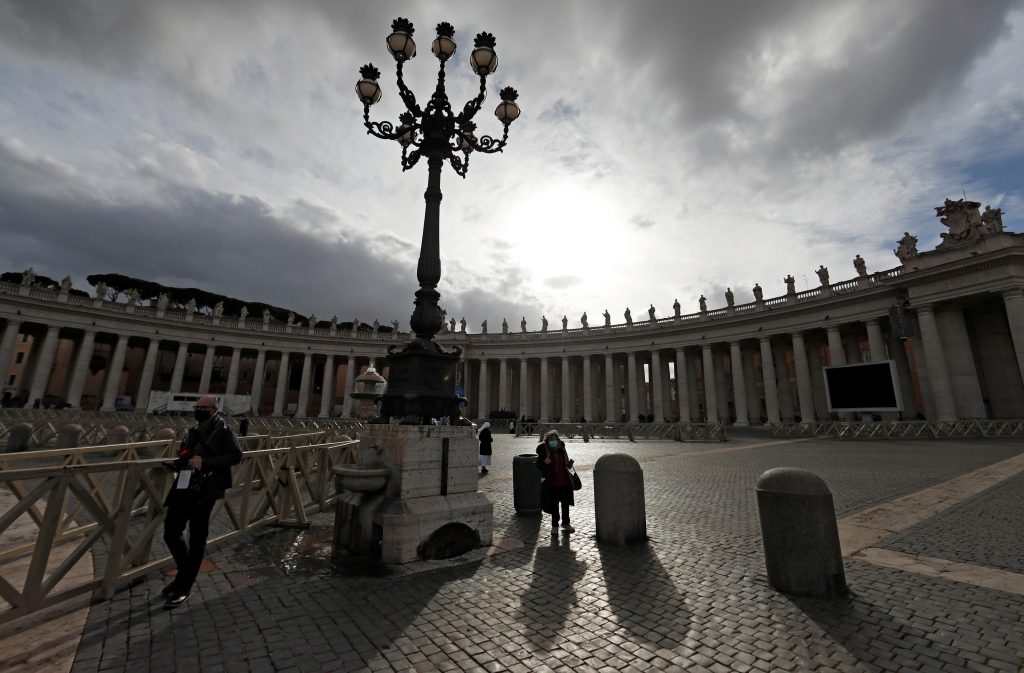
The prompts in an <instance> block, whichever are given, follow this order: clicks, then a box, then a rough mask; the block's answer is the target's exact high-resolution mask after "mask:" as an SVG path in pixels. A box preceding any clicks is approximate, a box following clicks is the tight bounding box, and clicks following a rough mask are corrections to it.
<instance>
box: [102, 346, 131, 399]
mask: <svg viewBox="0 0 1024 673" xmlns="http://www.w3.org/2000/svg"><path fill="white" fill-rule="evenodd" d="M127 354H128V335H127V334H122V335H121V336H119V337H118V338H117V346H115V347H114V357H112V358H110V364H108V365H107V381H106V383H105V384H104V386H103V406H102V407H100V411H114V410H116V409H117V391H118V389H119V388H120V387H121V372H122V370H123V369H124V357H125V355H127Z"/></svg>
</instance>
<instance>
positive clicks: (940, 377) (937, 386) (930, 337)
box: [917, 306, 956, 421]
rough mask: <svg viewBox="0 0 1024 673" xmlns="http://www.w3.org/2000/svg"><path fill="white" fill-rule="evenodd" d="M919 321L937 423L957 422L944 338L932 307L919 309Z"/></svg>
mask: <svg viewBox="0 0 1024 673" xmlns="http://www.w3.org/2000/svg"><path fill="white" fill-rule="evenodd" d="M917 320H918V323H919V324H920V326H921V345H922V346H923V347H924V359H925V365H926V366H927V367H928V382H929V383H930V384H931V391H932V395H933V396H934V402H935V413H936V416H937V417H936V418H935V419H934V420H937V421H955V420H956V401H955V400H954V398H953V388H952V386H951V385H950V383H949V370H948V369H947V368H946V358H945V356H944V355H943V352H942V338H941V337H940V336H939V328H938V325H936V323H935V314H934V312H933V309H932V307H931V306H921V307H919V308H918V309H917Z"/></svg>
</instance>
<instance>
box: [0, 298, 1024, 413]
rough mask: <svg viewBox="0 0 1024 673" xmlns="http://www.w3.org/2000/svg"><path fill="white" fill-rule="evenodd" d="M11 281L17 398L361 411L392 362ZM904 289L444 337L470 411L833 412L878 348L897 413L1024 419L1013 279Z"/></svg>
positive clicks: (1019, 307) (372, 347) (4, 349)
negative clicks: (585, 327) (909, 292)
mask: <svg viewBox="0 0 1024 673" xmlns="http://www.w3.org/2000/svg"><path fill="white" fill-rule="evenodd" d="M0 289H2V288H0ZM7 296H9V295H7V294H4V293H2V292H0V330H2V331H0V372H4V373H5V376H7V374H6V372H8V371H11V367H13V366H14V365H15V363H12V359H14V357H13V356H14V354H15V353H16V352H17V354H18V358H17V363H16V364H17V365H18V366H20V367H21V369H20V370H19V372H20V373H19V374H17V375H16V376H14V375H11V377H10V378H12V379H14V378H17V381H16V382H13V383H12V381H4V384H5V395H7V396H8V397H9V396H10V395H11V394H12V391H13V393H14V394H15V395H17V398H20V399H19V400H18V401H20V403H22V404H28V405H32V403H33V402H34V401H35V400H40V401H41V402H42V403H43V404H44V405H46V404H52V403H53V402H55V401H57V400H60V401H61V402H62V403H66V404H67V405H68V406H71V407H82V406H83V402H85V401H86V398H87V397H88V398H89V400H88V401H89V405H88V406H90V407H97V408H100V409H103V410H113V409H115V408H117V406H118V402H119V399H120V400H123V399H124V398H126V397H130V399H131V404H132V406H134V407H135V408H137V409H145V408H147V405H148V401H149V399H150V393H151V392H152V391H154V390H158V391H170V392H200V391H202V392H213V393H215V394H224V395H226V396H230V395H235V394H243V395H245V394H248V395H250V396H251V404H252V409H253V411H254V412H256V413H259V412H260V410H261V408H262V411H263V413H269V414H273V415H283V414H286V413H292V409H293V405H294V413H295V415H296V416H299V417H304V416H321V417H325V416H328V415H333V414H337V413H339V411H340V413H341V415H343V416H349V415H350V414H351V408H350V404H349V402H350V400H349V395H348V394H347V393H348V392H349V391H351V390H352V387H353V383H354V378H355V376H356V375H357V374H358V372H359V371H360V370H361V368H362V367H363V366H365V365H366V364H368V363H369V361H370V360H371V359H375V358H380V359H381V360H382V362H381V364H385V363H386V358H385V357H384V353H383V351H384V350H385V344H383V343H379V342H369V341H368V340H356V339H350V338H347V337H334V336H333V335H332V336H330V337H324V336H322V335H299V334H281V333H274V334H265V333H264V334H259V335H256V336H254V335H252V334H249V333H247V332H246V331H244V330H241V329H239V330H237V332H236V331H234V330H232V329H224V328H219V329H218V328H203V327H199V326H195V327H192V328H189V331H188V332H187V333H186V332H185V331H184V330H182V329H179V328H174V326H173V325H171V326H170V327H171V329H167V327H168V325H167V324H166V323H163V322H157V321H156V320H153V321H151V322H149V323H143V322H140V321H141V318H140V317H138V316H136V317H135V318H132V319H127V320H124V331H121V330H120V328H119V322H118V320H117V319H116V317H115V318H114V319H111V317H110V313H109V311H108V310H106V309H104V310H102V311H101V309H99V308H94V307H85V308H81V309H78V312H77V313H76V314H74V315H71V316H70V317H69V318H68V319H66V320H65V319H64V317H63V314H62V313H61V310H66V307H65V308H63V309H60V308H58V309H54V308H53V307H47V306H46V305H45V304H46V302H43V301H41V300H40V301H36V300H34V299H24V298H21V297H19V298H18V299H17V301H20V302H22V303H21V304H16V303H13V302H7V301H6V300H5V299H4V297H7ZM22 297H23V295H22ZM897 301H902V299H901V298H900V296H899V295H893V294H891V290H890V289H889V288H880V289H878V290H876V291H874V294H873V295H871V296H867V295H865V297H864V299H863V300H861V299H859V298H857V297H856V296H854V298H853V299H852V300H848V301H847V303H846V305H845V306H842V305H839V304H837V303H835V300H834V298H826V299H823V300H821V301H820V302H819V303H818V304H816V306H814V307H812V308H813V310H810V309H805V308H802V307H801V306H799V305H797V306H796V307H795V308H794V309H793V310H789V308H788V307H787V306H782V307H781V308H779V309H772V310H766V311H764V312H761V313H753V312H747V313H745V314H742V315H740V314H735V315H733V314H729V315H727V316H725V317H723V318H721V319H714V320H705V321H702V322H693V323H688V324H680V325H678V326H666V327H664V328H662V327H659V328H658V329H650V328H644V329H638V330H635V331H634V330H632V329H631V328H626V329H617V330H615V331H614V332H599V331H597V330H593V331H590V332H589V333H587V334H583V335H580V334H578V333H577V334H575V335H558V334H551V333H530V334H527V335H525V336H524V337H522V338H517V339H516V340H515V341H513V340H511V339H510V338H509V335H486V334H481V335H476V334H465V333H458V334H456V333H444V334H441V335H439V337H438V339H439V341H440V342H441V343H442V344H443V345H445V346H446V347H451V346H453V345H455V344H458V345H460V346H461V347H462V348H463V360H462V363H461V368H460V369H461V372H462V376H463V380H462V390H463V392H464V394H465V396H466V397H467V399H468V400H469V407H468V409H467V412H466V414H467V415H468V416H470V417H472V418H482V417H486V416H489V415H491V414H492V412H495V411H506V412H512V413H514V414H515V415H516V417H522V416H526V417H530V418H535V419H538V420H541V421H563V422H568V421H579V420H582V419H586V420H588V421H621V420H628V421H634V422H636V421H640V420H641V419H653V420H655V421H674V420H681V421H691V422H701V421H707V422H717V421H725V422H732V423H735V424H737V425H747V424H756V423H763V422H786V421H796V420H802V421H814V420H825V419H828V418H830V417H831V416H832V415H833V414H832V412H830V410H829V405H828V400H827V396H826V390H825V382H824V377H823V375H822V368H823V367H825V366H828V365H841V364H847V363H857V362H877V361H882V360H892V361H894V363H895V367H896V372H897V379H898V387H899V390H900V392H901V395H902V401H903V410H902V412H901V417H902V418H905V419H910V418H917V417H921V416H923V417H926V418H928V419H929V420H939V421H944V420H955V419H964V418H972V419H973V418H1020V417H1021V416H1024V289H1022V288H1021V287H1020V285H1019V284H1018V285H1014V286H1013V287H1010V288H1005V287H1004V288H1002V289H999V290H998V291H997V292H985V293H977V294H973V295H972V294H965V295H963V296H960V297H956V298H953V299H952V300H950V299H948V298H947V299H944V300H943V301H926V300H922V299H916V300H914V301H913V306H912V309H913V310H912V311H910V312H907V313H906V314H905V315H906V316H908V317H909V319H908V320H901V321H900V322H899V324H897V325H893V324H891V323H890V314H889V313H888V312H887V310H888V309H889V307H891V306H893V305H894V303H895V302H897ZM32 302H36V303H34V304H33V303H32ZM35 309H39V310H35ZM99 318H103V320H99ZM904 329H908V330H909V331H908V332H907V333H904V332H903V331H902V330H904ZM161 332H162V334H161ZM147 334H148V335H150V336H146V335H147ZM186 334H191V335H193V336H191V337H188V336H186ZM517 336H518V335H517ZM19 337H20V339H19ZM233 341H234V342H235V343H232V342H233ZM341 367H344V368H345V376H344V382H343V383H340V382H339V380H338V379H339V374H340V372H339V368H341ZM225 370H226V374H225ZM7 384H11V385H7ZM318 396H319V397H318ZM339 400H343V404H342V406H341V408H340V409H339V408H338V407H337V405H336V402H337V401H339ZM888 416H889V418H895V417H896V414H895V413H890V414H888ZM847 417H849V415H848V416H847Z"/></svg>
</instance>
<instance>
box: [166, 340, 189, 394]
mask: <svg viewBox="0 0 1024 673" xmlns="http://www.w3.org/2000/svg"><path fill="white" fill-rule="evenodd" d="M187 360H188V344H187V343H184V342H182V343H179V344H178V355H177V356H176V357H175V358H174V371H172V372H171V388H170V392H172V393H180V392H181V382H182V380H184V378H185V362H186V361H187Z"/></svg>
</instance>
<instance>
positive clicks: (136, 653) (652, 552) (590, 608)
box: [71, 430, 1024, 673]
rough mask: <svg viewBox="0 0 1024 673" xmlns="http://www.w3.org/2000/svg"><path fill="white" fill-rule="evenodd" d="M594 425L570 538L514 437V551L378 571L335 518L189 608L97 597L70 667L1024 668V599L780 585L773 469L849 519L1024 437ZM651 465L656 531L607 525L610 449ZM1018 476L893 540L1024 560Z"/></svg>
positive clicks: (152, 596)
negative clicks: (599, 487) (700, 434)
mask: <svg viewBox="0 0 1024 673" xmlns="http://www.w3.org/2000/svg"><path fill="white" fill-rule="evenodd" d="M732 436H733V440H732V441H730V442H726V443H706V444H704V443H700V444H679V443H676V442H671V441H649V442H639V443H630V442H627V441H609V440H603V441H593V442H591V443H588V444H584V443H583V442H581V441H576V442H572V443H570V445H569V452H570V456H571V457H573V458H574V459H575V460H576V464H577V468H578V469H579V470H580V473H581V476H582V477H583V481H584V489H583V490H582V491H581V492H580V493H578V494H577V507H575V508H574V509H573V525H575V526H576V528H577V532H576V533H575V534H574V535H571V536H563V535H556V536H552V535H551V534H550V531H551V527H550V523H549V522H548V521H547V520H546V518H545V519H542V518H541V516H540V515H535V516H517V515H516V514H515V511H514V509H513V506H512V458H513V456H515V455H516V454H520V453H532V451H533V449H534V447H535V445H536V439H535V438H521V439H515V438H513V437H511V436H509V435H496V436H495V454H494V461H493V465H492V466H491V471H490V474H489V475H487V476H486V477H483V478H482V479H481V482H480V484H481V490H482V491H483V492H484V493H486V494H487V495H488V497H489V498H490V499H491V500H492V502H493V503H494V529H495V533H496V536H497V537H498V538H499V539H503V540H506V541H508V540H511V541H519V542H521V544H517V545H515V544H511V545H506V547H507V548H509V550H508V551H504V552H502V553H493V554H492V555H484V554H483V553H482V552H475V553H473V554H469V555H467V556H466V557H465V558H463V559H459V560H455V561H443V562H428V563H417V564H411V566H410V567H403V568H401V569H391V568H381V567H379V566H375V565H373V564H368V563H366V562H363V561H360V560H359V559H352V558H345V559H336V558H334V557H333V555H332V550H331V547H330V539H331V526H332V524H333V514H332V513H329V512H328V513H323V514H316V515H314V516H313V517H312V520H313V526H312V527H311V528H309V529H306V530H294V529H274V528H263V529H260V530H258V531H254V532H252V533H250V534H248V535H246V536H244V537H242V538H236V539H234V540H232V541H229V542H227V543H225V544H223V545H221V546H219V547H214V548H211V549H210V550H209V554H208V556H209V558H210V560H211V561H212V562H213V566H214V568H213V569H212V570H211V571H209V572H206V573H203V574H201V575H200V578H199V581H198V584H197V588H196V590H195V591H194V593H193V596H192V598H191V600H190V601H189V602H188V603H187V604H186V605H185V606H184V607H182V608H179V609H177V610H173V611H168V610H165V609H164V608H163V607H162V601H161V600H160V596H159V591H160V589H161V588H162V586H163V581H164V580H163V578H161V577H159V576H158V575H153V576H151V577H148V578H146V580H144V581H142V582H139V583H137V584H135V585H134V586H132V587H130V588H127V589H125V590H123V591H121V592H119V593H118V594H117V595H116V596H115V597H114V599H113V600H111V601H108V602H105V603H100V604H97V605H94V606H92V607H91V608H90V610H89V616H88V621H87V624H86V627H85V630H84V633H83V635H82V640H81V642H80V644H79V646H78V648H77V652H76V654H75V658H74V661H73V665H72V668H71V670H73V671H75V672H79V673H92V672H94V671H156V672H160V671H168V672H169V671H200V670H201V671H204V673H205V672H206V671H239V672H242V671H256V672H263V671H266V672H276V673H292V672H298V671H310V672H321V671H418V672H426V671H488V672H491V673H495V672H497V671H513V672H516V673H520V672H521V673H528V672H531V671H601V672H608V671H661V670H669V671H714V672H715V673H726V672H727V671H738V672H739V673H746V672H747V671H844V672H849V671H923V672H929V671H944V672H949V671H979V672H982V673H987V672H989V671H993V672H995V671H1018V672H1019V671H1024V596H1022V595H1020V594H1017V593H1013V592H1010V591H998V590H994V589H991V588H984V587H980V586H976V585H974V584H971V583H970V582H957V581H951V580H948V579H944V578H942V577H930V576H925V575H922V574H918V573H915V572H910V571H907V570H900V569H894V568H891V567H882V566H879V565H874V564H872V563H870V562H867V561H865V560H862V559H860V558H847V559H845V567H846V575H847V581H848V583H849V585H850V587H851V590H852V593H851V594H850V595H849V596H848V597H846V598H843V599H837V600H815V599H796V598H789V597H786V596H784V595H782V594H779V593H778V592H776V591H775V590H773V589H772V588H771V587H769V586H768V584H767V580H766V577H765V572H764V559H763V554H762V548H761V542H760V531H759V527H758V518H757V504H756V497H755V492H754V485H755V484H756V481H757V477H758V476H759V475H760V474H761V473H762V472H764V471H765V470H767V469H769V468H771V467H780V466H788V467H800V468H805V469H809V470H811V471H813V472H815V473H817V474H819V475H820V476H821V477H822V478H823V479H825V481H826V483H828V485H829V487H830V488H831V490H832V492H833V495H834V498H835V504H836V511H837V515H838V516H839V517H843V516H845V515H848V514H851V513H854V512H857V511H859V510H862V509H864V508H866V507H869V506H872V505H877V504H879V503H883V502H886V501H890V500H892V499H894V498H897V497H899V496H903V495H906V494H909V493H913V492H915V491H919V490H920V489H924V488H927V487H929V486H934V485H936V484H940V483H943V482H945V481H947V480H950V479H952V478H954V477H958V476H960V475H964V474H967V473H970V472H971V471H973V470H976V469H978V468H982V467H984V466H987V465H992V464H996V463H999V462H1000V461H1003V460H1006V459H1009V458H1012V457H1013V456H1016V455H1018V454H1021V453H1022V452H1024V447H1022V446H1021V443H1020V441H1019V440H1018V441H1009V440H1005V441H1004V440H964V441H906V442H904V441H899V442H839V441H834V440H818V439H814V440H784V441H776V440H772V439H770V438H768V437H767V436H765V435H763V434H761V433H758V432H756V431H752V430H751V431H746V432H745V433H733V435H732ZM605 453H628V454H630V455H633V456H634V457H636V458H637V459H638V460H639V461H640V463H641V466H642V467H643V470H644V482H645V495H646V509H647V530H648V534H649V536H650V540H649V542H648V543H647V544H643V545H638V546H634V547H626V548H618V547H611V546H607V545H604V544H598V543H597V542H596V540H595V539H594V511H593V493H592V487H593V478H592V477H593V475H592V472H591V469H592V466H593V464H594V463H595V462H596V460H597V458H598V457H600V456H601V455H603V454H605ZM1021 479H1022V477H1021V476H1020V475H1018V476H1016V477H1010V478H1009V479H1007V480H1006V481H1004V482H1002V483H1001V484H998V485H996V486H994V487H992V488H989V489H988V490H986V491H984V492H982V493H980V494H978V495H976V496H974V497H971V498H968V499H967V500H965V501H963V502H959V503H955V504H952V505H951V506H950V507H948V508H947V509H945V510H944V511H942V512H940V513H938V514H936V515H934V516H931V517H930V518H927V519H925V520H923V521H921V522H920V523H919V524H917V525H915V526H913V527H911V528H910V529H909V530H906V531H903V532H902V533H900V534H898V535H895V536H893V537H890V538H889V539H887V540H883V541H882V542H880V543H879V545H878V546H880V547H889V548H892V549H896V550H898V551H900V552H902V553H904V554H911V555H913V554H925V555H928V556H937V557H938V558H943V559H949V560H951V561H961V562H965V563H971V564H979V565H985V566H988V565H991V566H993V567H998V568H1000V569H1002V570H1004V571H1009V572H1011V573H1014V572H1016V573H1020V572H1024V569H1022V567H1021V565H1020V558H1021V546H1020V545H1021V537H1022V536H1021V534H1020V532H1021V518H1020V516H1021V511H1022V509H1024V508H1022V505H1021V498H1022V494H1021V487H1022V485H1024V482H1022V481H1021Z"/></svg>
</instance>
